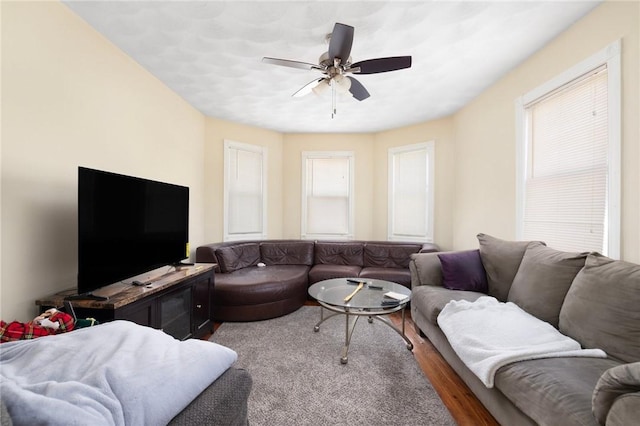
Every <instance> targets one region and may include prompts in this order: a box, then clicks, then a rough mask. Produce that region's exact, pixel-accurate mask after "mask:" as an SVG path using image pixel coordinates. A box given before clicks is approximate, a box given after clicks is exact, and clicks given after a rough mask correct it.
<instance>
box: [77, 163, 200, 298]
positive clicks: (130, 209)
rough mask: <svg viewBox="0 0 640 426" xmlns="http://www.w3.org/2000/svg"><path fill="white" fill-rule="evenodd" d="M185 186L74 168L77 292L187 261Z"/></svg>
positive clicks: (82, 293) (187, 197)
mask: <svg viewBox="0 0 640 426" xmlns="http://www.w3.org/2000/svg"><path fill="white" fill-rule="evenodd" d="M188 241H189V188H188V187H185V186H180V185H173V184H169V183H164V182H158V181H153V180H149V179H142V178H138V177H133V176H125V175H121V174H116V173H111V172H106V171H101V170H94V169H89V168H85V167H79V168H78V294H79V295H80V296H91V292H92V291H94V290H96V289H98V288H100V287H103V286H106V285H109V284H112V283H115V282H119V281H123V280H126V279H128V278H132V277H134V276H136V275H139V274H142V273H145V272H148V271H151V270H153V269H156V268H159V267H161V266H164V265H171V264H175V263H178V262H180V261H181V260H183V259H185V258H187V257H188V256H189V254H188V252H187V251H188Z"/></svg>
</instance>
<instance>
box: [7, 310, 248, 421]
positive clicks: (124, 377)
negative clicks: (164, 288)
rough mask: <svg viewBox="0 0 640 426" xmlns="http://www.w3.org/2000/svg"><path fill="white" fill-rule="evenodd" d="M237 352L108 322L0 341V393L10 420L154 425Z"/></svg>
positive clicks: (230, 361) (225, 366)
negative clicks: (68, 330)
mask: <svg viewBox="0 0 640 426" xmlns="http://www.w3.org/2000/svg"><path fill="white" fill-rule="evenodd" d="M236 359H237V354H236V353H235V352H234V351H232V350H231V349H229V348H226V347H224V346H220V345H218V344H216V343H212V342H207V341H203V340H196V339H191V340H187V341H184V342H180V341H178V340H176V339H174V338H173V337H171V336H169V335H167V334H165V333H163V332H162V331H159V330H154V329H152V328H149V327H142V326H139V325H136V324H134V323H132V322H128V321H113V322H109V323H105V324H102V325H99V326H95V327H90V328H85V329H79V330H76V331H72V332H70V333H64V334H59V335H55V336H46V337H40V338H38V339H34V340H23V341H17V342H9V343H3V344H2V345H0V395H2V401H3V402H4V403H5V404H6V405H7V408H8V410H9V413H10V414H11V417H12V420H13V423H14V424H16V425H21V424H25V425H27V424H28V425H34V424H47V425H92V426H93V425H125V424H126V425H161V424H167V423H168V422H169V421H170V420H171V419H172V418H173V417H174V416H175V415H176V414H178V413H179V412H180V411H182V410H183V409H184V408H185V407H186V406H187V405H188V404H189V402H190V401H191V400H193V399H194V398H195V397H196V396H197V395H198V394H200V392H202V391H203V390H204V389H205V388H206V387H207V386H209V384H211V383H212V382H213V381H214V380H215V379H216V378H217V377H218V376H220V375H221V374H222V373H224V372H225V371H226V370H227V369H228V368H229V366H231V364H233V362H235V360H236Z"/></svg>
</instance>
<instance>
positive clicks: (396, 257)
mask: <svg viewBox="0 0 640 426" xmlns="http://www.w3.org/2000/svg"><path fill="white" fill-rule="evenodd" d="M421 248H422V244H398V243H387V244H385V243H365V244H364V266H365V267H368V266H373V267H379V268H399V269H408V268H409V260H411V254H412V253H418V252H419V251H420V249H421Z"/></svg>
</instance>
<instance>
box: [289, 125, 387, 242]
mask: <svg viewBox="0 0 640 426" xmlns="http://www.w3.org/2000/svg"><path fill="white" fill-rule="evenodd" d="M373 148H374V137H373V135H372V134H366V133H365V134H329V133H327V134H286V135H285V136H284V151H283V152H284V156H283V162H282V168H283V175H284V189H283V192H284V194H285V198H284V200H283V201H284V203H283V222H284V228H283V237H284V238H300V234H301V232H300V227H301V219H300V215H301V210H302V201H301V196H302V187H301V184H302V152H303V151H352V152H353V153H354V159H355V166H354V167H355V183H354V191H355V194H354V201H355V207H354V210H355V212H354V215H355V218H354V227H355V229H354V238H355V239H370V238H372V235H373V211H372V209H371V205H372V204H373V197H374V190H375V188H374V187H373V186H372V185H371V183H370V182H372V181H373V174H374V162H373Z"/></svg>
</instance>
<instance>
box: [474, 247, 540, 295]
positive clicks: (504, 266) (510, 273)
mask: <svg viewBox="0 0 640 426" xmlns="http://www.w3.org/2000/svg"><path fill="white" fill-rule="evenodd" d="M478 242H479V243H480V258H481V259H482V264H483V265H484V269H485V271H487V283H488V289H489V291H488V294H489V295H490V296H493V297H495V298H496V299H498V300H499V301H501V302H506V301H507V297H508V296H509V289H510V288H511V283H512V282H513V278H514V277H515V276H516V273H517V272H518V268H519V267H520V262H521V261H522V257H523V256H524V252H525V250H526V249H527V247H528V246H529V244H544V243H541V242H537V241H536V242H532V241H506V240H501V239H499V238H495V237H492V236H490V235H486V234H478Z"/></svg>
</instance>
